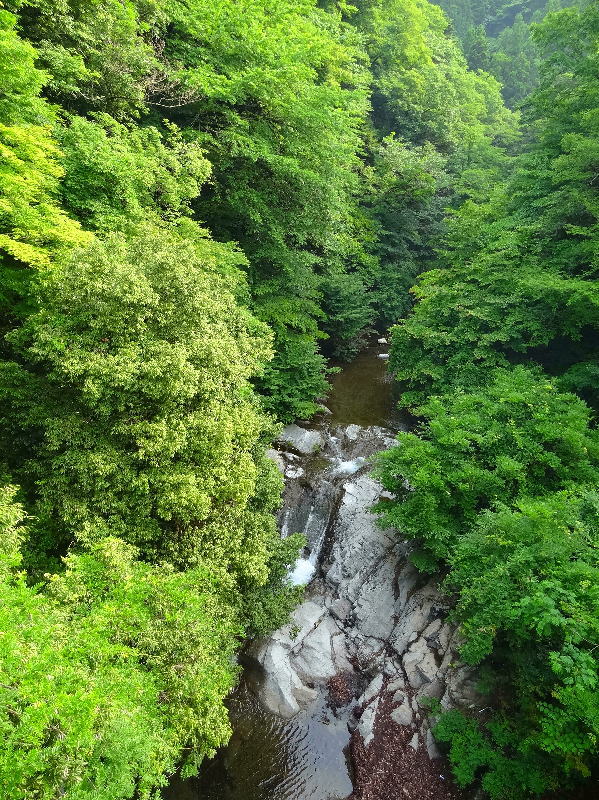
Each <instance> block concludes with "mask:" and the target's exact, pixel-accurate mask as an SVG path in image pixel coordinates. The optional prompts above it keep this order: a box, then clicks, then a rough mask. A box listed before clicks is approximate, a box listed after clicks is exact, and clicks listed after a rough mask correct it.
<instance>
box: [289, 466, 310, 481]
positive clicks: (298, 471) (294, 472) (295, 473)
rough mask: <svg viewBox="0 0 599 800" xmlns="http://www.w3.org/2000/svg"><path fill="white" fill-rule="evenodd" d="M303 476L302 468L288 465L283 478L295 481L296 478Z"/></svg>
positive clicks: (304, 472)
mask: <svg viewBox="0 0 599 800" xmlns="http://www.w3.org/2000/svg"><path fill="white" fill-rule="evenodd" d="M305 474H306V471H305V470H304V468H303V467H296V466H293V465H290V466H288V467H287V469H286V470H285V477H286V478H290V479H291V480H296V479H297V478H303V477H304V475H305Z"/></svg>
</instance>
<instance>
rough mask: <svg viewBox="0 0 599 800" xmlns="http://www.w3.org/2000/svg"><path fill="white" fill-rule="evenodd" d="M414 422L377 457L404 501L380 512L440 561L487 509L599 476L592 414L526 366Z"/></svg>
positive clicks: (426, 410)
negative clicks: (422, 542)
mask: <svg viewBox="0 0 599 800" xmlns="http://www.w3.org/2000/svg"><path fill="white" fill-rule="evenodd" d="M417 414H418V416H419V417H422V419H423V422H422V425H421V427H420V429H419V431H418V433H402V434H400V435H399V437H398V441H399V442H400V443H401V446H400V447H393V448H391V449H390V450H388V451H386V452H384V453H382V454H381V455H380V457H379V467H378V472H379V475H380V477H381V480H382V482H383V485H384V486H385V488H386V489H388V490H389V491H392V492H394V493H396V494H397V497H398V500H397V501H393V502H384V503H382V504H381V510H382V512H383V519H384V521H385V522H386V523H388V524H390V525H394V526H395V527H397V528H399V530H401V531H402V532H403V533H405V534H407V535H410V536H412V537H417V538H421V537H425V542H426V547H427V549H429V550H430V551H431V552H432V553H433V554H434V555H435V556H436V557H438V558H442V559H447V558H448V557H449V556H450V555H451V553H452V551H453V548H454V547H455V545H456V542H457V541H458V540H459V538H460V535H461V532H462V531H464V530H466V529H467V528H468V526H469V525H471V524H472V523H473V522H474V520H475V519H476V518H477V516H478V514H479V513H480V512H481V510H483V509H487V508H492V507H493V506H494V505H495V504H496V503H503V504H507V505H511V504H512V503H514V502H515V501H516V500H517V499H518V498H519V497H541V496H543V495H544V494H545V493H547V492H553V491H559V490H560V489H567V488H571V487H575V486H585V485H586V486H592V485H593V483H594V482H596V481H597V478H598V477H599V473H598V472H597V465H598V464H599V439H598V438H597V435H596V433H595V431H593V430H590V429H589V427H588V426H589V422H590V413H589V410H588V408H587V407H586V406H585V404H584V403H583V402H582V401H581V400H579V399H578V398H577V397H575V396H574V395H571V394H566V393H562V392H560V391H559V390H558V389H557V388H556V386H555V385H554V384H553V383H552V382H551V381H550V380H549V379H548V378H546V377H544V376H543V375H542V374H539V373H534V372H531V371H529V370H526V369H524V368H523V367H516V368H515V369H513V370H495V371H493V373H492V381H491V382H490V383H489V384H488V385H487V386H486V387H482V388H480V389H478V390H473V391H470V392H463V391H459V390H456V391H455V392H454V393H452V394H451V395H442V396H439V397H432V398H431V399H430V400H429V401H428V402H427V403H426V404H425V405H423V406H421V407H419V408H418V409H417ZM557 419H559V421H560V422H559V425H556V424H555V421H556V420H557Z"/></svg>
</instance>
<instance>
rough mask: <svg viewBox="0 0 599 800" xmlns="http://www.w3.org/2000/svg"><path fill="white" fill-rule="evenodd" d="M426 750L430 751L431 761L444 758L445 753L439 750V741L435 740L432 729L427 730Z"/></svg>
mask: <svg viewBox="0 0 599 800" xmlns="http://www.w3.org/2000/svg"><path fill="white" fill-rule="evenodd" d="M426 752H427V753H428V757H429V758H430V760H431V761H434V760H435V759H436V758H442V757H443V754H442V753H441V751H440V750H439V748H438V746H437V742H436V741H435V737H434V736H433V734H432V733H431V731H430V730H427V732H426Z"/></svg>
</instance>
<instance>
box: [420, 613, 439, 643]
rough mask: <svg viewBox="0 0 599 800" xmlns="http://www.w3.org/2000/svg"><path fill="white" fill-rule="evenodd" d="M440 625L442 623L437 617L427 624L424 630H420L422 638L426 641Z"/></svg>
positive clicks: (437, 630) (434, 633) (434, 634)
mask: <svg viewBox="0 0 599 800" xmlns="http://www.w3.org/2000/svg"><path fill="white" fill-rule="evenodd" d="M441 625H442V623H441V620H440V619H438V618H437V619H434V620H433V621H432V622H431V623H430V625H427V626H426V628H425V629H424V631H423V632H422V636H423V638H424V639H426V640H427V641H428V640H429V639H432V638H433V637H434V636H436V634H437V633H438V632H439V630H440V629H441Z"/></svg>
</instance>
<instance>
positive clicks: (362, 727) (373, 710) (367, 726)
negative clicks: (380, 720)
mask: <svg viewBox="0 0 599 800" xmlns="http://www.w3.org/2000/svg"><path fill="white" fill-rule="evenodd" d="M378 708H379V698H378V697H377V698H376V700H373V701H372V703H371V704H370V705H369V706H366V708H365V709H364V711H363V712H362V716H361V717H360V722H359V723H358V732H359V734H360V736H361V737H362V739H363V740H364V747H368V745H369V744H370V742H371V741H372V740H373V739H374V724H375V721H376V714H377V711H378Z"/></svg>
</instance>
